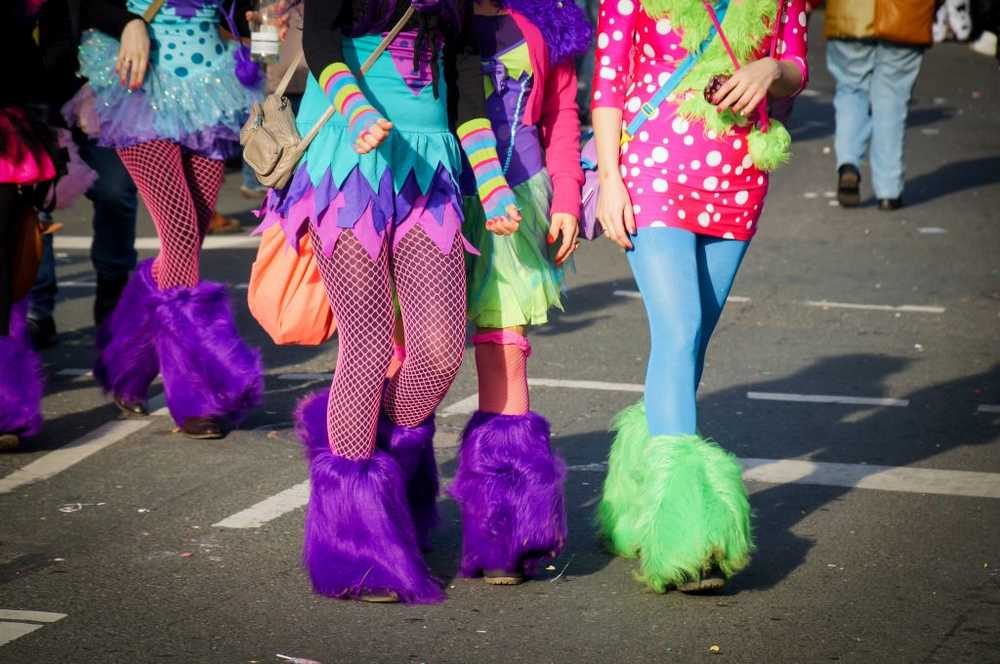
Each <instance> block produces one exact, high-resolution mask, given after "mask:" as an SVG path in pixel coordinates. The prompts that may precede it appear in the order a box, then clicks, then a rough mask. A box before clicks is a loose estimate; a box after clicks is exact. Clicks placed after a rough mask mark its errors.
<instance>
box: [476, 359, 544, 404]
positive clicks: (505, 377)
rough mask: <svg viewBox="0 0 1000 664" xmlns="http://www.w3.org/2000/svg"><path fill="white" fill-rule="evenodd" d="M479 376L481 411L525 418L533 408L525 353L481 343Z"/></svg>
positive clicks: (477, 363)
mask: <svg viewBox="0 0 1000 664" xmlns="http://www.w3.org/2000/svg"><path fill="white" fill-rule="evenodd" d="M476 375H477V376H478V377H479V410H481V411H484V412H487V413H501V414H503V415H524V414H525V413H527V412H528V410H529V409H530V408H531V401H530V399H529V396H528V357H527V355H526V354H525V352H524V350H523V349H521V348H519V347H517V346H515V345H513V344H497V343H489V342H487V343H477V344H476Z"/></svg>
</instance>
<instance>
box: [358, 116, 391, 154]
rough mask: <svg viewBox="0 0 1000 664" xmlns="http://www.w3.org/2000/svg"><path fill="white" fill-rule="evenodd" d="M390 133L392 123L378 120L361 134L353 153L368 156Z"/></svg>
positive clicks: (382, 119) (381, 119) (383, 119)
mask: <svg viewBox="0 0 1000 664" xmlns="http://www.w3.org/2000/svg"><path fill="white" fill-rule="evenodd" d="M390 131H392V123H391V122H389V121H388V120H386V119H385V118H379V119H378V120H376V121H375V122H374V123H373V124H372V126H370V127H368V128H367V129H365V130H364V131H363V132H361V136H359V137H358V140H357V142H356V143H355V144H354V151H355V152H357V153H358V154H368V153H369V152H371V151H372V150H374V149H375V148H377V147H378V146H379V145H381V143H382V141H384V140H385V139H386V137H387V136H388V135H389V132H390Z"/></svg>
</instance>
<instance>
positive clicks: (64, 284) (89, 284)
mask: <svg viewBox="0 0 1000 664" xmlns="http://www.w3.org/2000/svg"><path fill="white" fill-rule="evenodd" d="M59 287H60V288H97V282H96V281H60V282H59Z"/></svg>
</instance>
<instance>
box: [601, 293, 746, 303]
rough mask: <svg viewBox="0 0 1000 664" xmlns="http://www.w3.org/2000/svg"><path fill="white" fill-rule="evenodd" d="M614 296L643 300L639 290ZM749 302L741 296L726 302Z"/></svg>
mask: <svg viewBox="0 0 1000 664" xmlns="http://www.w3.org/2000/svg"><path fill="white" fill-rule="evenodd" d="M614 295H617V296H618V297H630V298H633V299H636V300H641V299H642V294H641V293H640V292H639V291H637V290H616V291H615V292H614ZM749 301H750V298H748V297H742V296H740V295H730V296H729V299H727V300H726V302H735V303H740V304H742V303H745V302H749Z"/></svg>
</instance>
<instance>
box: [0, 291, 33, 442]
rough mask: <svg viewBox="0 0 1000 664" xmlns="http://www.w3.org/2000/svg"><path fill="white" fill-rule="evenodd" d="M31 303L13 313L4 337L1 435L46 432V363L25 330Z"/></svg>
mask: <svg viewBox="0 0 1000 664" xmlns="http://www.w3.org/2000/svg"><path fill="white" fill-rule="evenodd" d="M27 308H28V301H27V300H26V299H25V300H22V301H21V302H19V303H18V304H15V305H14V306H13V307H12V310H11V312H10V313H11V320H10V330H9V331H10V334H9V335H8V336H5V337H3V336H0V367H3V369H2V370H0V433H12V434H16V435H18V436H34V435H35V434H37V433H38V432H39V431H41V429H42V412H41V410H42V362H41V358H40V357H39V356H38V353H36V352H35V350H34V349H33V348H32V347H31V344H30V342H29V341H28V335H27V331H26V329H25V315H26V313H27Z"/></svg>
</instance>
